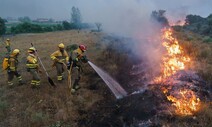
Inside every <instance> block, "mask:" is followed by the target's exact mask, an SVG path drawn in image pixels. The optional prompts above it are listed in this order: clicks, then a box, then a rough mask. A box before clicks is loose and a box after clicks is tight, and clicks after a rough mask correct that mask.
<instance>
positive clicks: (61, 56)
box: [51, 50, 69, 63]
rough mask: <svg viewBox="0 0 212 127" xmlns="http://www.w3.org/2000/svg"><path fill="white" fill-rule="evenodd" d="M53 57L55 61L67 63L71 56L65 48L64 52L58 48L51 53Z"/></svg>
mask: <svg viewBox="0 0 212 127" xmlns="http://www.w3.org/2000/svg"><path fill="white" fill-rule="evenodd" d="M51 59H52V60H54V62H60V63H62V62H64V63H67V62H68V59H69V57H68V53H67V52H66V51H65V50H64V52H63V53H62V52H61V51H60V50H57V51H55V52H54V53H52V54H51Z"/></svg>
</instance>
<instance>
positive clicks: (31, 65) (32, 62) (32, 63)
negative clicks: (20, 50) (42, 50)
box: [26, 54, 38, 69]
mask: <svg viewBox="0 0 212 127" xmlns="http://www.w3.org/2000/svg"><path fill="white" fill-rule="evenodd" d="M26 66H27V68H28V69H37V68H38V60H37V56H35V55H34V54H29V56H28V57H27V64H26Z"/></svg>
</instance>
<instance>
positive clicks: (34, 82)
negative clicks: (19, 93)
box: [29, 69, 40, 86]
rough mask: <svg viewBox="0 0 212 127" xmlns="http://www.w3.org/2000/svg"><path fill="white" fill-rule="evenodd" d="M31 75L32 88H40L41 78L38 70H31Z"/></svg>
mask: <svg viewBox="0 0 212 127" xmlns="http://www.w3.org/2000/svg"><path fill="white" fill-rule="evenodd" d="M29 72H30V74H31V75H32V81H31V85H32V86H39V85H40V76H39V75H38V71H37V69H29Z"/></svg>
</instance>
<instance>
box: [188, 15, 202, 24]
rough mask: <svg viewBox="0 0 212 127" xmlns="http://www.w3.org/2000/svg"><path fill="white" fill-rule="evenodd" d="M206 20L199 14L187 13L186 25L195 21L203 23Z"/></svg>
mask: <svg viewBox="0 0 212 127" xmlns="http://www.w3.org/2000/svg"><path fill="white" fill-rule="evenodd" d="M204 21H205V19H204V18H202V17H201V16H198V15H187V16H186V19H185V24H186V25H192V24H195V23H203V22H204Z"/></svg>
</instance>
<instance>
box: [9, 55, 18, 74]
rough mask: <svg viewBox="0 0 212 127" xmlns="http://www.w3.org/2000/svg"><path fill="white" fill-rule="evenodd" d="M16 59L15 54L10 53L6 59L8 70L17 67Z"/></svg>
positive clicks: (14, 69) (15, 69)
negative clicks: (7, 59)
mask: <svg viewBox="0 0 212 127" xmlns="http://www.w3.org/2000/svg"><path fill="white" fill-rule="evenodd" d="M18 63H19V62H18V59H17V57H16V56H13V55H10V57H9V61H8V70H10V71H17V67H18Z"/></svg>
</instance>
